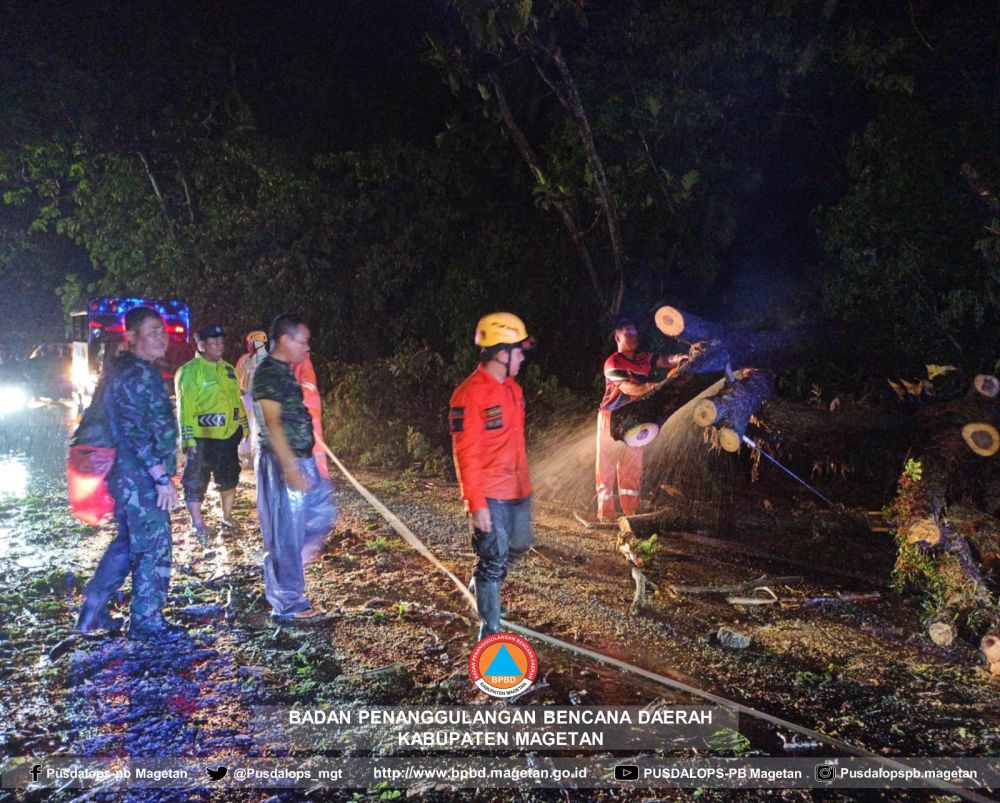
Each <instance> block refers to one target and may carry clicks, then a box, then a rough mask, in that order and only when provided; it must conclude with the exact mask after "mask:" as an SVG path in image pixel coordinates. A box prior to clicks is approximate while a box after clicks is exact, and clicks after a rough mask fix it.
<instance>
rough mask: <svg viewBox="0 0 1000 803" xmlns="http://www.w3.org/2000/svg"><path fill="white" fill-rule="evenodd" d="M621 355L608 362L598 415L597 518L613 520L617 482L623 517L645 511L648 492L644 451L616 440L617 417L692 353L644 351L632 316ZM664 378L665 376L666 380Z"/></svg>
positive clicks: (619, 339) (624, 328)
mask: <svg viewBox="0 0 1000 803" xmlns="http://www.w3.org/2000/svg"><path fill="white" fill-rule="evenodd" d="M614 335H615V345H616V346H617V351H615V353H614V354H612V355H611V356H610V357H608V359H607V360H605V361H604V398H603V399H602V400H601V406H600V409H599V410H598V413H597V520H598V521H611V520H613V519H615V518H616V517H617V513H616V511H615V480H616V479H617V482H618V502H619V504H620V505H621V508H622V514H623V515H625V516H631V515H633V514H634V513H636V512H637V511H638V509H639V493H640V491H641V490H642V448H643V447H641V446H629V445H628V444H626V443H625V442H623V441H616V440H614V438H612V437H611V413H612V412H614V411H615V410H617V409H618V408H619V407H622V406H623V405H625V404H628V403H629V402H630V401H632V400H633V399H636V398H638V397H639V396H643V395H645V394H646V393H649V392H650V391H651V390H653V389H654V388H655V387H656V372H657V371H658V370H660V371H661V373H663V370H664V369H670V368H674V367H676V366H678V365H680V364H681V363H682V362H683V361H684V359H685V358H686V356H687V355H684V354H674V355H671V356H664V355H658V354H653V353H652V352H648V351H639V331H638V329H636V326H635V324H634V323H633V322H632V321H630V320H629V319H627V318H622V319H620V320H619V321H618V323H617V324H616V326H615V330H614ZM661 378H662V377H661Z"/></svg>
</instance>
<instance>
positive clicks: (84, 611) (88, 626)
mask: <svg viewBox="0 0 1000 803" xmlns="http://www.w3.org/2000/svg"><path fill="white" fill-rule="evenodd" d="M122 624H124V623H123V622H122V620H121V619H115V618H114V617H113V616H112V615H111V614H110V613H109V612H108V604H107V603H106V602H99V601H93V600H91V599H89V598H86V599H84V602H83V605H82V606H81V607H80V615H79V617H78V618H77V620H76V629H77V631H78V632H80V633H82V634H84V635H93V634H98V633H111V634H114V633H118V632H119V631H120V630H121V629H122Z"/></svg>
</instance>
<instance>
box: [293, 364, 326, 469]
mask: <svg viewBox="0 0 1000 803" xmlns="http://www.w3.org/2000/svg"><path fill="white" fill-rule="evenodd" d="M295 381H296V382H298V383H299V387H300V388H302V400H303V401H304V402H305V405H306V409H307V410H308V411H309V415H310V416H311V417H312V422H313V440H314V441H315V443H314V444H313V457H315V458H316V468H317V469H318V470H319V474H320V476H321V477H326V478H327V479H330V466H329V465H328V464H327V462H326V449H324V448H323V444H324V443H325V441H324V440H323V399H322V397H321V396H320V395H319V386H318V385H317V382H316V369H315V368H314V367H313V363H312V357H310V356H309V355H308V354H307V355H306V358H305V359H304V360H303V361H302V362H300V363H299V364H298V365H296V366H295Z"/></svg>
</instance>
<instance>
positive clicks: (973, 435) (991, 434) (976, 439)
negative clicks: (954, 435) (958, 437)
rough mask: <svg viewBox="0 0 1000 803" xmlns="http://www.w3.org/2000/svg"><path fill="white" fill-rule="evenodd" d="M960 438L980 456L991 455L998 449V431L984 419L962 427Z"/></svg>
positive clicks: (999, 443)
mask: <svg viewBox="0 0 1000 803" xmlns="http://www.w3.org/2000/svg"><path fill="white" fill-rule="evenodd" d="M962 440H964V441H965V443H966V445H967V446H968V447H969V448H970V449H972V451H973V452H975V453H976V454H977V455H979V456H980V457H992V456H993V455H995V454H996V453H997V452H998V451H1000V432H997V428H996V427H995V426H993V425H992V424H987V423H986V422H984V421H974V422H973V423H971V424H966V425H965V426H964V427H962Z"/></svg>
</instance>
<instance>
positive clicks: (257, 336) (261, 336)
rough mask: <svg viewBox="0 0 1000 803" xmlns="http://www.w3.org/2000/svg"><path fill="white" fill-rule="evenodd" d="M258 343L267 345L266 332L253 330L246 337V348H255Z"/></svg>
mask: <svg viewBox="0 0 1000 803" xmlns="http://www.w3.org/2000/svg"><path fill="white" fill-rule="evenodd" d="M258 343H267V332H262V331H260V329H255V330H254V331H252V332H250V333H249V334H248V335H247V346H255V345H257V344H258Z"/></svg>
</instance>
